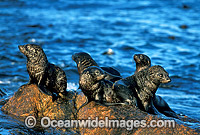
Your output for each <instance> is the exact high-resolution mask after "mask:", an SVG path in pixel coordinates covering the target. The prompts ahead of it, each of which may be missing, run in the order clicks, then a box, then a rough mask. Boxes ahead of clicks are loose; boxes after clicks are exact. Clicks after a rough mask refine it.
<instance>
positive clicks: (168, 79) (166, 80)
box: [161, 76, 171, 83]
mask: <svg viewBox="0 0 200 135" xmlns="http://www.w3.org/2000/svg"><path fill="white" fill-rule="evenodd" d="M165 78H166V79H165V80H163V81H162V82H161V83H169V82H171V79H170V78H169V76H166V77H165Z"/></svg>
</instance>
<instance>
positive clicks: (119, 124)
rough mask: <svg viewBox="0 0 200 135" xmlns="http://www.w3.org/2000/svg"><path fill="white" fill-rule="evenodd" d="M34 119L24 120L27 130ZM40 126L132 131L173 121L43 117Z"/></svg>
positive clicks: (171, 123)
mask: <svg viewBox="0 0 200 135" xmlns="http://www.w3.org/2000/svg"><path fill="white" fill-rule="evenodd" d="M37 122H39V121H36V119H35V117H33V116H28V117H27V118H26V119H25V125H26V126H27V127H29V128H33V127H34V126H35V125H36V123H37ZM40 125H41V126H42V127H43V128H49V127H53V128H57V127H59V128H74V127H76V128H77V127H81V128H97V127H99V128H126V129H127V130H132V129H133V128H145V127H148V128H150V127H151V128H155V127H159V128H161V127H172V128H173V127H175V121H174V120H151V121H150V122H148V124H147V121H146V120H117V119H109V117H105V119H99V118H98V117H96V118H95V119H91V118H90V117H88V119H84V120H51V119H50V118H49V117H43V118H42V119H41V120H40Z"/></svg>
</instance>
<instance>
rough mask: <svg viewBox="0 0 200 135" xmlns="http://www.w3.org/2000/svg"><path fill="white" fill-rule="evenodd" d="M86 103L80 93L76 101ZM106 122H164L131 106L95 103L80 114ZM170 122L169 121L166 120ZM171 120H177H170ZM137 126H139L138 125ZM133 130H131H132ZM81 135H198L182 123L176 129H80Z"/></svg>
mask: <svg viewBox="0 0 200 135" xmlns="http://www.w3.org/2000/svg"><path fill="white" fill-rule="evenodd" d="M84 102H85V96H84V95H83V94H82V93H80V94H79V95H78V97H77V99H76V104H77V105H78V106H80V105H81V104H83V103H84ZM96 117H98V120H105V119H106V117H108V119H109V120H146V124H147V125H149V124H150V121H151V120H156V121H158V120H164V119H163V118H161V117H159V116H156V115H149V114H147V113H146V112H143V111H141V110H139V109H137V108H136V107H131V106H110V107H104V106H100V105H97V104H95V102H91V103H89V104H88V105H87V106H85V107H83V108H82V109H80V110H79V112H78V117H77V118H78V119H88V118H90V119H91V120H95V119H96ZM166 120H168V119H166ZM169 120H175V121H176V119H173V118H169ZM136 126H137V125H136ZM130 129H131V128H130ZM79 132H80V133H81V134H87V135H90V134H91V135H93V134H95V135H100V134H116V135H118V134H154V135H156V134H198V133H197V132H196V131H195V130H193V129H191V128H189V127H186V126H184V125H182V124H180V122H178V121H176V122H175V127H155V128H148V127H145V128H144V127H133V129H131V130H127V128H105V127H104V128H100V127H98V128H79Z"/></svg>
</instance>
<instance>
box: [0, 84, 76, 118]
mask: <svg viewBox="0 0 200 135" xmlns="http://www.w3.org/2000/svg"><path fill="white" fill-rule="evenodd" d="M72 97H73V94H71V97H70V98H71V99H70V100H69V101H68V100H66V101H64V100H61V99H59V101H57V102H52V96H48V95H46V94H44V93H42V92H40V90H39V89H38V87H37V86H36V85H34V84H32V85H23V86H21V87H20V88H19V90H18V91H17V92H16V93H15V94H14V96H13V97H11V98H10V99H9V101H8V102H7V103H6V104H5V105H4V106H3V107H2V108H1V110H2V111H3V112H4V113H6V114H11V115H14V116H17V117H23V118H25V117H27V116H35V118H42V117H44V116H46V117H49V118H50V119H70V118H73V114H74V113H73V112H72V111H73V109H72V108H73V105H72V104H73V103H72Z"/></svg>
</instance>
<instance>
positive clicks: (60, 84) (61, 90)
mask: <svg viewBox="0 0 200 135" xmlns="http://www.w3.org/2000/svg"><path fill="white" fill-rule="evenodd" d="M18 47H19V50H20V51H21V52H22V53H23V54H24V55H25V56H26V57H27V64H26V67H27V71H28V74H29V83H28V84H37V85H38V87H39V88H40V90H41V92H43V93H45V94H47V95H51V96H52V100H53V101H55V100H56V99H57V98H58V97H60V95H59V94H61V96H64V95H66V94H67V91H66V88H67V78H66V75H65V72H64V71H63V70H62V69H61V68H59V67H58V66H56V65H54V64H51V63H49V62H48V60H47V57H46V55H45V53H44V51H43V49H42V48H41V47H40V46H38V45H35V44H26V45H19V46H18Z"/></svg>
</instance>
